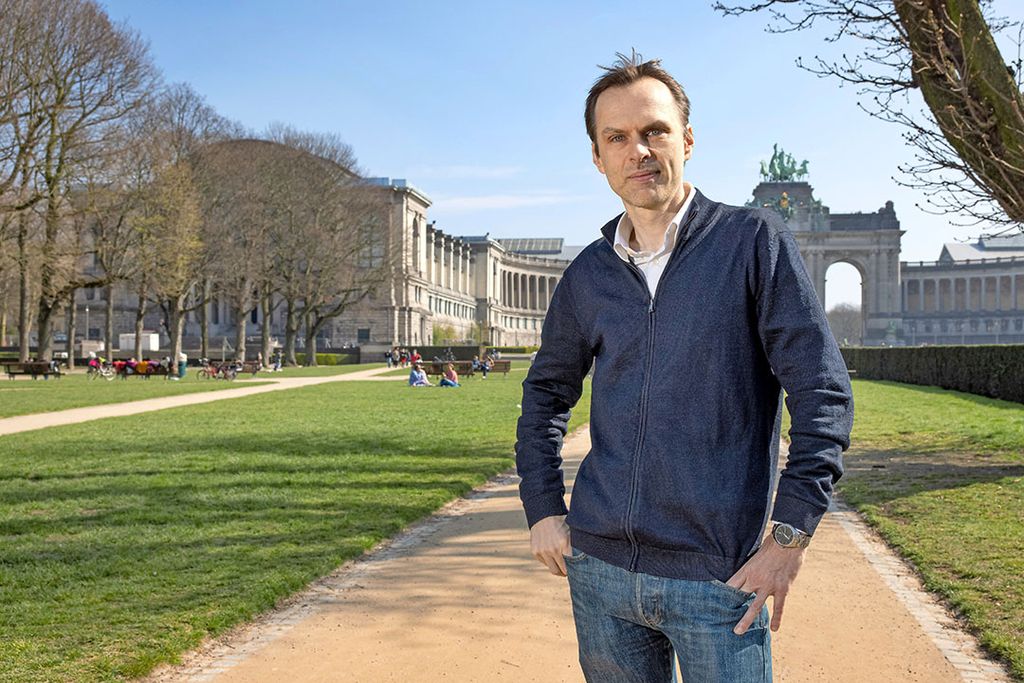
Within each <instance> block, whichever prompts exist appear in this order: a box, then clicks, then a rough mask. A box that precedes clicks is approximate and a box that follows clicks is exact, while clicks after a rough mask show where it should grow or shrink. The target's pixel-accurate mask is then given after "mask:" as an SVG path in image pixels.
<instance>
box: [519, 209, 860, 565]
mask: <svg viewBox="0 0 1024 683" xmlns="http://www.w3.org/2000/svg"><path fill="white" fill-rule="evenodd" d="M694 192H696V190H694ZM683 221H684V224H683V225H682V226H680V233H679V235H680V237H679V240H678V241H677V243H676V247H675V250H674V251H673V253H672V255H671V256H670V258H669V262H668V264H667V265H666V267H665V271H664V273H663V274H662V276H661V280H660V281H659V282H658V286H657V290H656V292H655V295H654V297H651V296H650V293H649V291H648V289H647V285H646V283H645V281H644V278H643V274H642V273H641V272H640V270H639V269H638V268H637V267H636V266H634V265H632V264H630V263H626V262H625V261H623V260H622V259H620V258H619V257H618V256H617V255H616V254H615V252H614V251H613V249H612V245H613V244H614V239H615V229H616V225H617V223H618V218H616V219H614V220H612V221H610V222H609V223H608V224H607V225H605V226H604V228H602V231H601V232H602V233H603V237H602V239H599V240H597V241H596V242H594V243H593V244H591V245H589V246H588V247H587V248H586V249H584V250H583V252H582V253H580V255H579V256H578V257H577V258H576V259H575V260H574V261H573V262H572V263H571V264H570V265H569V267H568V268H567V269H566V271H565V274H564V277H563V278H562V281H561V282H560V283H559V285H558V287H557V288H556V289H555V292H554V295H553V297H552V300H551V305H550V306H549V308H548V313H547V317H546V318H545V320H544V328H543V332H542V337H541V347H540V350H539V351H538V352H537V357H536V359H535V361H534V363H533V366H532V367H531V368H530V372H529V374H528V375H527V377H526V380H525V381H524V382H523V402H522V405H523V412H522V416H521V417H520V419H519V425H518V431H517V437H518V438H517V443H516V464H517V468H518V471H519V476H520V477H521V478H522V483H521V484H520V487H519V491H520V497H521V499H522V502H523V507H524V508H525V510H526V517H527V521H528V522H529V524H530V526H531V527H532V526H533V525H534V524H535V523H536V522H537V521H539V520H541V519H543V518H544V517H548V516H551V515H564V514H566V507H565V501H564V494H565V485H564V482H563V478H562V471H561V456H560V450H561V446H562V438H563V437H564V435H565V432H566V427H567V424H568V421H569V416H570V410H571V408H572V407H573V406H574V405H575V404H576V402H577V401H578V400H579V398H580V395H581V393H582V387H583V379H584V377H585V376H586V375H587V373H588V372H589V371H590V368H591V365H593V366H594V376H593V386H592V393H591V406H590V438H591V450H590V453H589V454H588V455H587V457H586V458H585V459H584V460H583V463H582V465H581V467H580V469H579V472H578V474H577V476H576V482H575V485H574V488H573V495H572V506H571V510H569V512H568V518H567V520H566V521H567V523H568V525H569V527H570V533H571V537H572V544H573V546H574V547H576V548H578V549H579V550H581V551H583V552H585V553H587V554H589V555H593V556H594V557H597V558H599V559H601V560H604V561H606V562H609V563H611V564H614V565H617V566H619V567H623V568H626V569H628V570H630V571H637V572H643V573H646V574H654V575H657V576H666V577H672V578H680V579H691V580H708V579H712V578H714V579H719V580H722V581H725V580H727V579H728V578H729V577H730V576H732V574H733V573H735V571H736V570H737V569H739V567H740V566H741V565H742V564H743V563H744V562H745V561H746V559H747V558H748V557H749V556H750V555H751V554H752V553H753V552H754V551H755V550H756V549H757V548H758V546H759V543H760V540H761V538H762V535H763V533H764V529H765V528H766V526H767V524H768V520H769V513H770V509H771V499H772V493H773V490H774V489H775V484H776V471H777V461H778V450H779V431H780V425H781V421H782V402H781V396H782V391H781V390H782V388H785V390H786V396H787V397H786V402H787V406H788V408H789V412H790V416H791V418H792V428H791V429H790V432H789V434H790V447H789V457H788V461H787V464H786V468H785V470H784V471H783V472H782V474H781V477H779V478H778V492H777V495H776V498H775V507H774V511H773V512H771V515H770V516H771V518H772V519H774V520H776V521H779V522H787V523H789V524H792V525H793V526H795V527H797V528H798V529H802V530H804V531H806V532H808V533H814V530H815V527H817V525H818V522H819V520H820V519H821V517H822V515H824V513H825V511H826V509H827V508H828V504H829V500H830V498H831V495H832V487H833V484H834V483H835V481H836V480H837V479H838V478H839V477H840V476H841V474H842V451H843V450H845V449H846V448H847V447H848V446H849V435H850V429H851V427H852V424H853V396H852V393H851V389H850V382H849V376H848V373H847V370H846V366H845V364H844V362H843V358H842V356H841V355H840V353H839V348H838V346H837V345H836V343H835V340H834V339H833V337H832V334H831V332H830V331H829V327H828V324H827V322H826V319H825V314H824V312H823V310H822V307H821V304H820V303H819V301H818V297H817V295H816V294H815V292H814V287H813V286H812V284H811V281H810V278H809V277H808V275H807V271H806V269H805V267H804V264H803V261H802V260H801V258H800V252H799V250H798V248H797V244H796V241H795V240H794V239H793V236H792V234H791V233H790V232H789V230H788V229H787V228H786V226H785V224H784V223H783V222H782V220H781V218H780V217H779V216H778V215H777V214H776V213H775V212H772V211H767V210H762V209H749V208H740V207H734V206H726V205H724V204H720V203H718V202H713V201H710V200H708V199H707V198H706V197H704V196H703V195H701V194H700V193H699V192H697V194H696V195H694V198H693V202H692V204H691V206H690V208H689V210H688V211H687V213H686V215H685V217H684V219H683Z"/></svg>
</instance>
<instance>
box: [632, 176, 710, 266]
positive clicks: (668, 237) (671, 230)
mask: <svg viewBox="0 0 1024 683" xmlns="http://www.w3.org/2000/svg"><path fill="white" fill-rule="evenodd" d="M683 185H684V187H686V199H685V200H684V201H683V205H682V206H681V207H679V211H678V212H677V213H676V215H675V216H673V218H672V221H671V222H670V223H669V224H668V227H666V228H665V239H664V240H663V241H662V243H661V247H660V248H659V249H657V250H656V251H647V252H644V251H636V250H635V249H632V248H631V247H630V246H629V238H630V237H631V236H632V235H633V222H632V221H631V220H630V219H629V214H628V213H623V214H622V216H621V217H620V218H619V223H618V225H617V226H616V228H615V244H614V249H615V253H616V254H618V256H619V258H621V259H622V260H623V261H627V262H628V261H630V260H634V261H641V262H644V261H649V260H650V259H653V258H656V257H658V256H661V255H662V254H665V253H672V250H673V249H675V246H676V241H677V239H678V236H679V227H680V226H681V225H682V224H683V218H684V217H685V216H686V212H687V210H688V209H689V208H690V204H691V203H692V202H693V196H694V195H695V194H696V193H697V192H696V189H695V188H694V187H693V185H691V184H690V183H687V182H686V181H683ZM683 239H684V240H685V239H686V237H685V236H684V237H683Z"/></svg>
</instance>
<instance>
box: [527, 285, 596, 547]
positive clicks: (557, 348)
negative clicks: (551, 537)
mask: <svg viewBox="0 0 1024 683" xmlns="http://www.w3.org/2000/svg"><path fill="white" fill-rule="evenodd" d="M569 279H570V278H569V272H568V271H567V272H566V276H565V277H563V278H562V280H561V282H559V284H558V286H557V287H556V288H555V292H554V294H553V296H552V298H551V304H550V305H549V306H548V312H547V315H546V316H545V318H544V326H543V329H542V331H541V344H540V349H539V350H538V351H537V357H536V358H535V359H534V361H533V365H532V366H531V367H530V372H529V373H528V374H527V376H526V380H525V381H524V382H523V402H522V406H523V412H522V415H521V416H520V418H519V424H518V427H517V429H516V469H517V471H518V473H519V476H520V477H521V479H522V481H521V482H520V484H519V497H520V499H521V500H522V502H523V509H524V510H525V511H526V521H527V523H528V524H529V525H530V526H531V527H532V526H533V525H534V524H536V523H537V522H538V521H540V520H541V519H544V518H545V517H551V516H553V515H564V514H566V507H565V483H564V481H563V478H562V456H561V450H562V439H563V437H564V436H565V433H566V429H567V427H568V423H569V418H570V416H571V409H572V407H573V406H575V405H576V402H577V401H578V400H579V398H580V395H581V394H582V393H583V379H584V378H585V377H586V375H587V373H588V372H589V371H590V365H591V363H592V362H593V354H592V352H591V347H590V344H589V343H588V341H587V339H586V338H585V337H584V335H583V334H582V333H581V332H580V328H579V324H578V322H577V318H576V310H575V305H574V302H573V298H572V294H571V292H570V285H569Z"/></svg>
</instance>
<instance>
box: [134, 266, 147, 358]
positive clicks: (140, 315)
mask: <svg viewBox="0 0 1024 683" xmlns="http://www.w3.org/2000/svg"><path fill="white" fill-rule="evenodd" d="M136 296H137V297H138V304H137V305H136V307H135V357H136V358H138V359H141V358H142V333H143V331H144V328H145V327H146V308H147V305H146V304H147V302H146V279H145V278H143V279H142V281H141V282H140V283H139V289H138V291H137V292H136Z"/></svg>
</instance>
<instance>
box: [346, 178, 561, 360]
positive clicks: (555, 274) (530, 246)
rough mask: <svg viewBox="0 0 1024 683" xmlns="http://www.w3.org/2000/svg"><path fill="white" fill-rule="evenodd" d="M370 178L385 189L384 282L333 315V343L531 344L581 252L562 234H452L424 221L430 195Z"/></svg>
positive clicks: (403, 183) (394, 181)
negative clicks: (389, 264)
mask: <svg viewBox="0 0 1024 683" xmlns="http://www.w3.org/2000/svg"><path fill="white" fill-rule="evenodd" d="M371 182H373V183H374V184H376V185H378V186H380V187H382V188H385V189H386V190H388V191H389V192H390V196H391V200H390V202H389V204H390V212H389V217H388V225H389V230H388V249H389V253H390V254H391V255H392V259H393V263H394V266H395V267H394V275H393V277H392V278H391V280H390V282H389V283H388V285H387V286H386V287H385V288H382V289H381V291H378V292H377V293H375V294H374V296H373V297H371V298H368V299H367V300H365V301H364V302H363V303H362V304H361V305H359V306H358V307H356V308H354V309H352V310H351V311H350V312H349V313H348V314H346V315H345V316H343V318H341V319H339V320H338V322H337V323H336V324H335V325H334V326H333V328H332V329H331V331H330V334H331V342H332V344H335V345H342V344H356V345H363V344H367V343H369V344H375V345H376V344H391V345H394V344H400V345H406V346H416V345H427V344H432V343H433V342H434V341H435V338H434V337H435V335H434V331H435V329H437V330H444V336H443V337H442V338H441V339H438V340H437V341H439V342H441V343H445V344H448V343H452V344H456V343H464V342H468V341H484V342H489V343H490V344H492V345H499V346H505V345H512V346H524V345H536V344H539V343H540V331H541V324H542V322H543V320H544V314H545V313H546V311H547V305H548V302H549V301H550V300H551V295H552V293H553V292H554V289H555V287H556V286H557V284H558V281H559V280H560V279H561V276H562V272H563V271H564V270H565V268H566V266H568V265H569V262H570V261H571V260H572V257H574V256H575V255H576V254H577V253H578V252H579V250H580V248H578V247H577V248H574V247H565V246H564V244H563V241H562V240H561V239H493V238H491V237H489V236H488V235H483V236H468V237H465V236H456V235H451V234H448V233H446V232H444V231H443V230H441V229H440V228H438V227H437V226H436V223H435V222H433V221H429V220H428V214H427V211H428V209H429V207H430V204H431V202H430V199H429V198H428V197H427V196H426V194H424V193H423V192H421V191H420V190H418V189H417V188H416V187H414V186H413V185H411V184H409V183H408V182H407V181H405V180H402V179H390V178H375V179H373V180H372V181H371Z"/></svg>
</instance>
